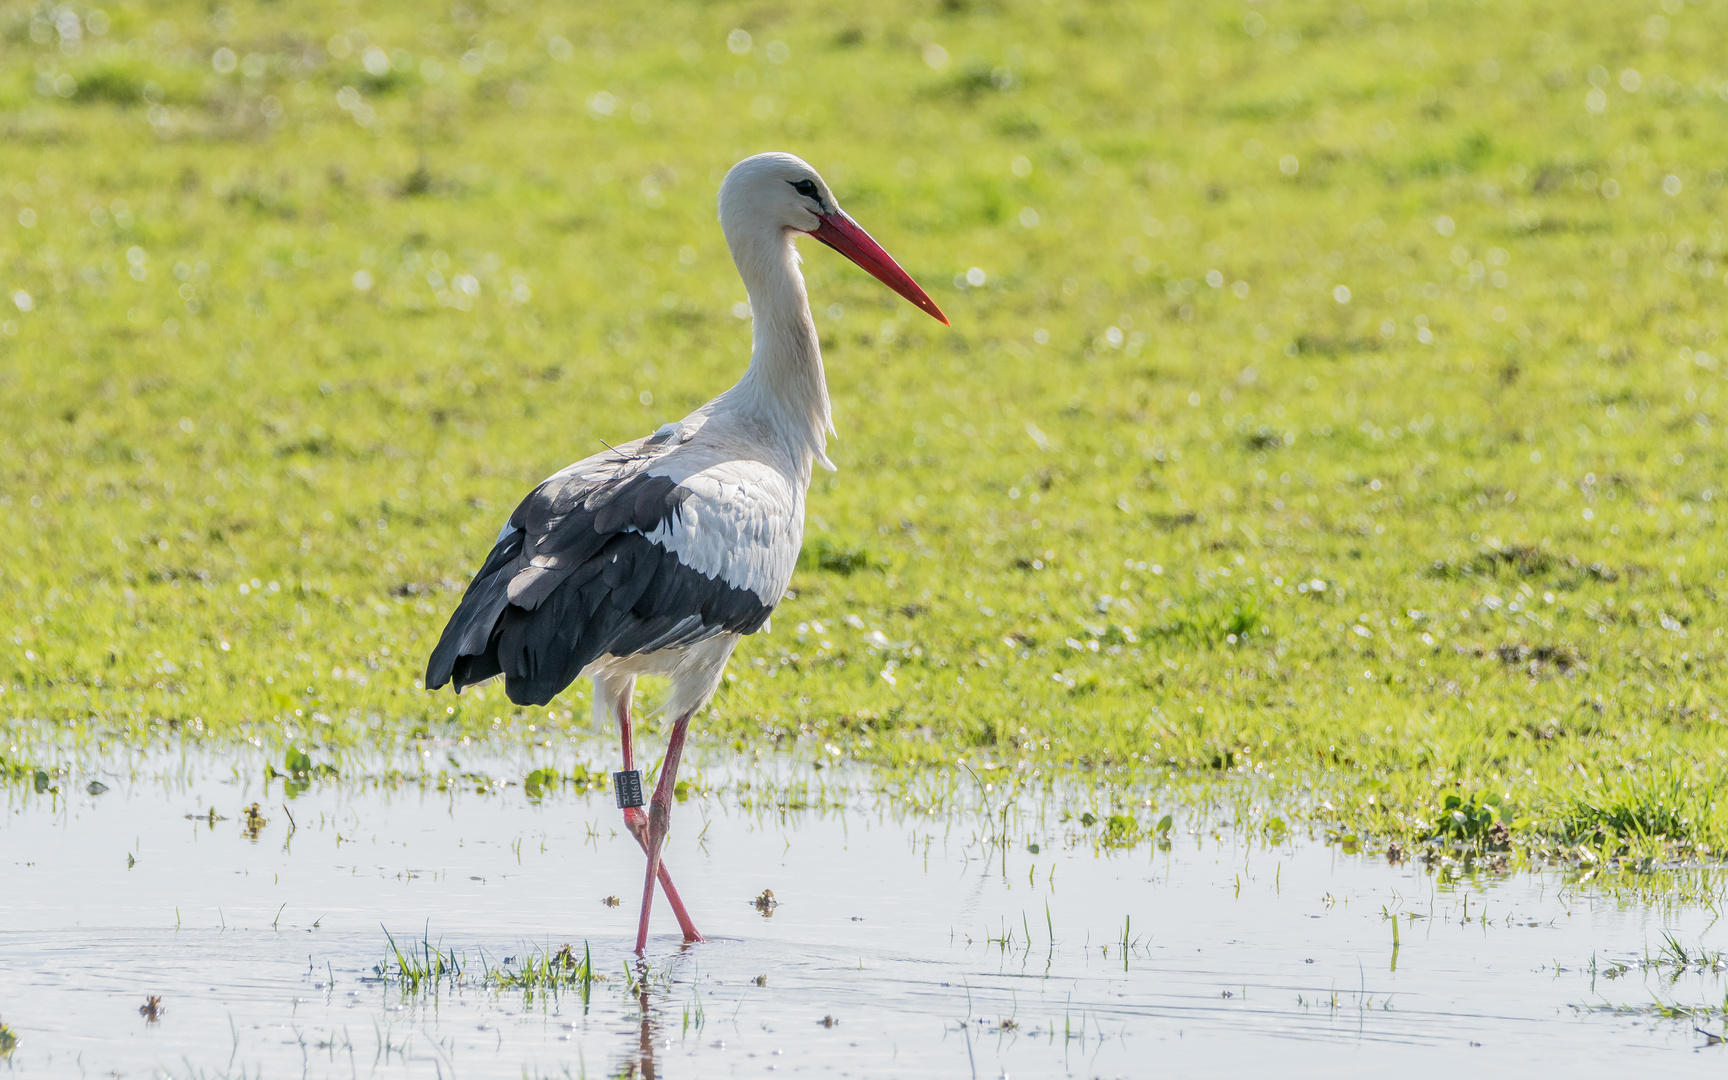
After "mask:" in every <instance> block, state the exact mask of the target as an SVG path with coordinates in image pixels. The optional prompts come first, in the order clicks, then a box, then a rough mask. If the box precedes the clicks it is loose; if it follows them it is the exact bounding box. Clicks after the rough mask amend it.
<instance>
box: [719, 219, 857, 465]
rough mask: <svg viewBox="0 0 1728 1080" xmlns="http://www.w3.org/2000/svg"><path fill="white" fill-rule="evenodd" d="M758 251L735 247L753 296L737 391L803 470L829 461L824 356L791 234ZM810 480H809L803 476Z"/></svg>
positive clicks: (757, 247)
mask: <svg viewBox="0 0 1728 1080" xmlns="http://www.w3.org/2000/svg"><path fill="white" fill-rule="evenodd" d="M763 240H764V242H762V243H760V244H758V245H752V246H745V245H736V246H734V248H733V252H732V256H733V260H734V261H735V262H736V263H737V264H738V273H739V275H740V276H741V277H743V279H744V287H745V289H746V290H747V291H748V292H749V295H750V312H751V315H752V316H753V319H754V326H753V333H752V341H751V350H750V369H749V370H748V371H746V372H745V373H744V377H743V378H742V379H740V380H739V382H738V385H737V386H736V387H735V388H734V391H733V392H734V393H736V394H737V395H738V396H739V398H740V399H741V401H740V404H741V405H742V406H744V407H746V408H749V409H751V410H752V411H757V412H759V413H760V414H761V419H762V420H764V421H765V422H766V424H767V425H768V426H769V428H770V429H771V430H772V431H773V432H775V434H777V435H781V436H783V437H784V438H785V440H786V441H787V443H788V444H789V445H788V449H789V450H791V451H792V453H793V454H794V456H795V457H797V458H798V459H799V460H800V463H801V464H802V465H803V467H804V468H805V469H806V470H808V468H809V463H810V462H811V461H812V460H815V461H820V462H821V463H822V464H823V465H824V466H827V467H829V468H832V467H833V466H832V465H831V464H830V463H829V461H828V455H827V442H828V438H827V436H828V432H829V431H831V430H833V426H832V413H831V411H830V406H829V401H828V382H827V378H826V375H825V373H824V372H823V370H822V348H821V345H820V344H819V343H818V341H817V337H816V323H815V320H814V319H812V318H811V316H810V301H809V296H808V294H807V293H806V292H805V290H804V275H803V274H801V273H799V272H798V250H797V248H796V247H794V246H793V234H792V233H791V232H790V231H778V232H777V233H776V234H775V235H772V236H770V237H764V238H763ZM806 475H807V473H806Z"/></svg>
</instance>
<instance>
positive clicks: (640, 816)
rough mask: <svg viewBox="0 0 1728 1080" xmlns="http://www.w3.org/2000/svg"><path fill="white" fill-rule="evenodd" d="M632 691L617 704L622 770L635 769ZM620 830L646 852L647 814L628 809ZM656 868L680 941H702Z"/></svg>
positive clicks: (667, 875) (664, 873)
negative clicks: (626, 830)
mask: <svg viewBox="0 0 1728 1080" xmlns="http://www.w3.org/2000/svg"><path fill="white" fill-rule="evenodd" d="M633 689H634V686H632V687H631V688H630V689H627V690H625V691H624V693H623V694H622V695H621V696H620V698H619V700H618V703H617V705H618V732H619V736H620V738H621V739H622V741H623V744H624V768H626V769H634V768H635V767H636V764H635V762H636V746H635V743H636V740H635V738H634V736H633V735H632V733H631V727H630V697H631V690H633ZM624 827H625V828H627V829H629V830H630V835H631V836H634V837H635V838H636V842H637V843H638V844H640V845H642V850H643V852H645V853H646V852H647V851H648V815H647V814H645V813H643V812H642V808H641V807H639V806H632V807H629V808H627V809H626V810H625V811H624ZM652 864H653V861H652V859H650V865H652ZM659 865H660V871H659V873H658V875H656V876H657V877H658V878H659V880H660V889H661V891H662V892H664V893H665V894H666V902H667V903H668V904H670V905H672V915H673V917H675V918H676V919H677V920H678V929H680V930H682V931H683V932H684V940H685V941H686V942H695V941H702V940H704V939H703V937H702V933H701V931H699V930H697V929H696V924H695V923H694V922H692V921H690V912H689V911H688V910H687V909H686V908H685V907H684V900H683V898H682V897H680V896H679V895H678V887H677V886H675V885H673V884H672V872H671V871H670V870H669V869H667V867H666V864H665V862H661V863H660V864H659ZM643 909H644V923H646V909H647V905H646V904H644V905H643ZM637 951H638V952H640V951H641V949H640V948H638V949H637Z"/></svg>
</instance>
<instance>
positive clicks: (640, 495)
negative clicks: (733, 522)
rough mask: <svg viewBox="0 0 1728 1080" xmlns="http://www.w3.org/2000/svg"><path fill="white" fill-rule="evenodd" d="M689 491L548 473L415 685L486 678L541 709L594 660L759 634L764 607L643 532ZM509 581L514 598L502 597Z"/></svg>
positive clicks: (665, 484)
mask: <svg viewBox="0 0 1728 1080" xmlns="http://www.w3.org/2000/svg"><path fill="white" fill-rule="evenodd" d="M689 496H690V491H689V490H688V489H687V488H683V487H680V486H679V485H678V484H677V483H676V482H675V481H673V480H672V479H671V478H669V477H664V476H635V477H625V478H618V479H611V480H601V481H584V480H582V479H580V478H577V477H574V476H567V477H555V478H553V479H552V480H548V481H547V482H546V483H544V484H542V485H540V487H538V488H536V489H535V490H534V492H533V493H532V494H530V495H529V496H528V497H527V498H526V499H524V500H523V501H522V504H521V505H520V506H518V507H517V508H516V512H515V513H513V514H511V515H510V525H511V529H510V530H509V531H508V532H507V533H506V534H505V535H504V536H503V537H501V538H500V539H499V541H498V543H497V545H496V546H494V547H493V549H492V552H491V554H490V555H488V556H487V558H486V562H485V564H484V565H482V566H481V568H480V572H479V573H477V574H476V575H475V576H474V580H473V582H472V583H471V584H470V585H469V586H468V591H467V592H466V593H464V594H463V597H462V602H461V604H460V605H458V607H457V608H456V612H455V614H453V615H452V616H451V617H450V622H449V624H448V625H446V626H445V628H444V634H443V636H442V637H441V638H440V639H439V641H438V645H437V647H436V648H434V649H433V650H432V656H431V659H430V660H429V662H428V663H427V667H426V688H427V689H429V690H435V689H437V688H438V687H441V686H443V685H444V684H445V683H446V682H450V681H454V682H455V685H456V689H457V690H461V689H462V688H463V687H465V686H471V685H473V684H474V683H477V682H480V681H482V680H484V679H488V678H491V677H492V676H494V675H498V674H502V675H503V676H504V687H505V692H506V693H508V694H509V695H510V700H511V701H514V702H516V703H517V704H519V705H544V704H546V703H547V702H548V701H551V700H552V698H553V697H554V696H556V695H557V694H558V692H559V691H561V690H563V689H564V688H565V687H566V686H568V685H570V683H571V681H572V680H574V679H575V678H576V676H577V675H579V674H581V672H582V669H583V668H584V667H587V666H588V664H590V663H592V662H593V661H594V660H596V659H598V658H599V657H601V656H605V655H612V656H631V655H635V654H637V653H644V652H654V651H657V650H660V649H667V648H677V647H682V646H686V645H691V644H694V643H695V642H697V641H701V640H703V639H705V638H708V637H711V636H713V635H714V634H716V633H721V632H726V631H730V632H733V633H741V634H748V633H753V632H755V631H756V630H758V629H760V628H761V626H762V624H763V623H764V622H766V621H767V619H768V615H769V614H770V612H771V611H772V607H771V606H770V605H768V604H764V603H763V602H762V600H761V598H760V597H758V596H757V595H756V594H755V593H753V592H751V591H750V590H748V589H740V588H736V587H734V586H732V585H730V584H728V583H727V582H725V581H723V580H721V579H718V578H711V577H708V576H707V575H705V574H703V573H701V572H700V571H698V570H695V569H692V568H691V567H689V566H686V565H685V564H684V563H682V562H680V561H679V559H678V556H677V555H676V554H674V553H673V552H671V551H669V550H667V549H666V548H664V547H661V546H660V545H659V544H656V543H654V542H653V541H651V540H649V539H648V538H647V535H646V534H649V533H652V532H654V531H655V530H656V529H658V528H660V527H661V526H662V525H663V524H665V523H666V522H668V521H670V520H673V519H675V518H677V517H678V515H679V511H680V508H681V507H682V505H683V503H684V500H685V499H687V498H689ZM512 582H516V589H517V595H516V596H515V598H514V599H512V598H511V596H510V588H511V584H512Z"/></svg>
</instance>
